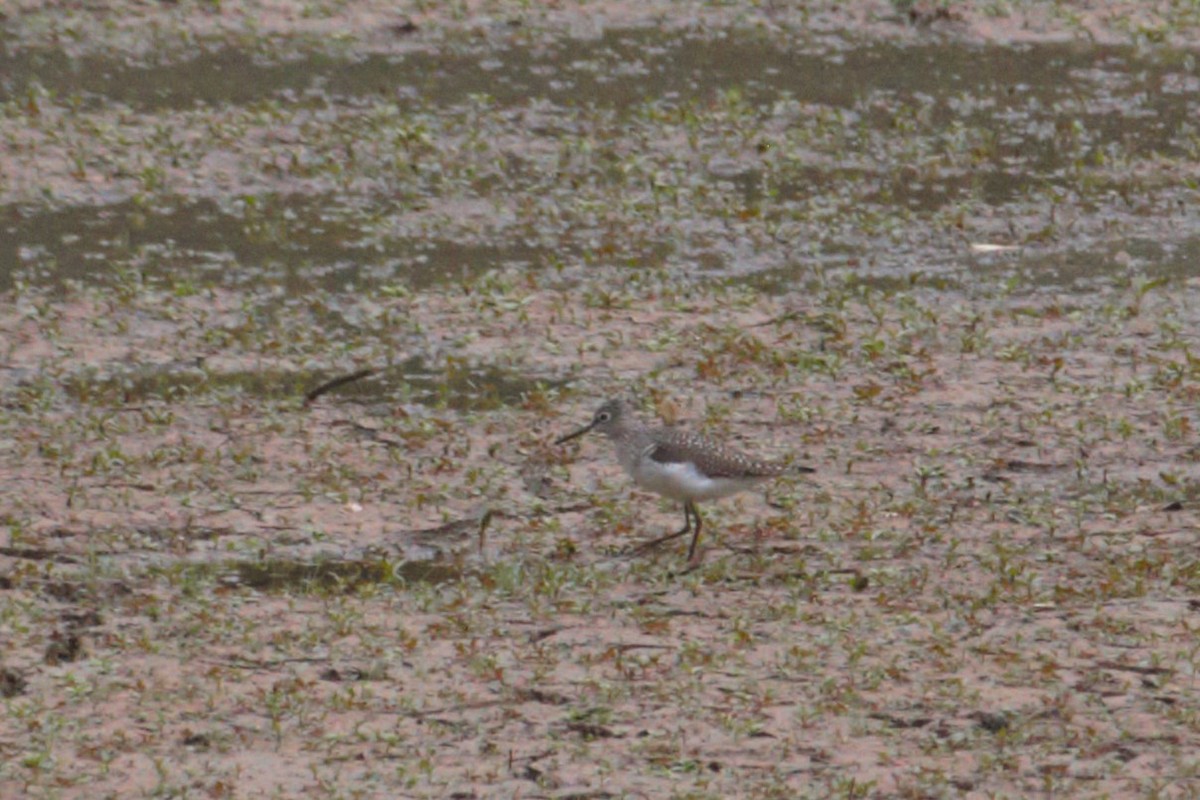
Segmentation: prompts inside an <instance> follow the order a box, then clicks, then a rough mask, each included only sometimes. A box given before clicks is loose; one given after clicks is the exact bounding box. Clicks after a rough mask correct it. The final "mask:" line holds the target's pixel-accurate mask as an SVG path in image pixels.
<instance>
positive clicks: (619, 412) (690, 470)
mask: <svg viewBox="0 0 1200 800" xmlns="http://www.w3.org/2000/svg"><path fill="white" fill-rule="evenodd" d="M589 431H599V432H600V433H603V434H604V435H605V436H607V437H608V438H609V439H611V440H612V443H613V446H614V447H615V449H616V452H617V460H618V461H620V462H621V467H622V468H623V469H624V470H625V471H626V472H627V473H629V476H630V477H631V478H633V482H634V483H636V484H637V485H638V486H640V487H642V488H643V489H647V490H649V491H651V492H656V493H658V494H661V495H663V496H664V497H669V498H671V499H672V500H678V501H680V502H682V503H683V529H682V530H679V531H676V532H675V533H671V534H668V535H666V536H663V537H662V538H660V539H653V540H651V541H649V542H646V543H645V544H643V545H641V546H640V547H639V548H638V551H642V550H646V549H649V548H651V547H655V546H657V545H660V544H662V543H663V542H669V541H671V540H672V539H678V538H679V537H680V536H685V535H687V534H688V533H689V532H691V531H692V520H695V521H696V528H695V532H694V533H693V534H692V544H691V547H689V548H688V561H691V560H692V559H693V558H694V557H695V555H696V543H697V542H698V541H699V540H700V525H701V523H700V512H699V511H697V510H696V503H697V501H700V500H715V499H717V498H720V497H728V496H729V495H731V494H736V493H738V492H741V491H744V490H746V489H750V488H753V487H754V486H756V485H758V484H760V483H763V482H764V481H768V480H770V479H771V478H777V477H779V476H781V475H785V474H787V473H792V472H795V473H802V472H813V469H812V468H811V467H797V466H793V465H789V464H782V463H778V462H772V461H763V460H761V459H757V458H752V457H751V456H748V455H745V454H744V453H740V452H738V451H737V450H733V449H731V448H728V447H725V446H724V445H722V444H721V443H720V442H717V441H715V440H713V439H710V438H708V437H707V436H701V435H700V434H696V433H687V432H685V431H681V430H677V429H674V428H650V427H647V426H645V425H643V424H642V423H641V422H639V421H638V420H637V419H636V418H635V417H634V416H633V415H632V414H631V413H630V411H629V408H628V407H627V406H626V405H625V404H624V403H623V402H622V401H620V400H609V401H608V402H607V403H605V404H604V405H602V406H600V408H598V409H597V410H596V413H595V415H593V416H592V421H591V422H590V423H588V424H587V425H585V426H583V427H582V428H580V429H579V430H577V431H574V432H572V433H568V434H567V435H566V436H562V437H560V438H559V439H557V440H556V441H555V444H562V443H563V442H569V441H571V440H572V439H574V438H576V437H577V436H582V435H583V434H585V433H587V432H589Z"/></svg>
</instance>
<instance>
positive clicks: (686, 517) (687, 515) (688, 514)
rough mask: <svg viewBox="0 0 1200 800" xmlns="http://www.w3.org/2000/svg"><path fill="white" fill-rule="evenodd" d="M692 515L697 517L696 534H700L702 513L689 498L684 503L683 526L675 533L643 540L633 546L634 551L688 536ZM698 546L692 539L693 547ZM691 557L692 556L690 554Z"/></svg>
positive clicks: (648, 548)
mask: <svg viewBox="0 0 1200 800" xmlns="http://www.w3.org/2000/svg"><path fill="white" fill-rule="evenodd" d="M692 517H695V518H696V535H697V536H698V535H699V534H700V515H699V514H697V513H696V506H694V505H692V501H690V500H688V501H687V502H685V503H684V504H683V528H682V529H681V530H677V531H675V532H674V533H668V534H667V535H666V536H660V537H659V538H657V539H651V540H650V541H648V542H642V543H641V544H639V545H638V546H637V547H635V548H633V550H632V552H633V553H634V554H635V555H637V554H640V553H644V552H646V551H647V550H651V549H653V548H655V547H658V546H659V545H660V544H664V543H666V542H669V541H672V540H673V539H678V538H679V537H680V536H686V535H687V534H689V533H690V532H691V530H692ZM695 548H696V540H695V539H693V540H692V549H693V550H694V549H695ZM689 558H690V556H689Z"/></svg>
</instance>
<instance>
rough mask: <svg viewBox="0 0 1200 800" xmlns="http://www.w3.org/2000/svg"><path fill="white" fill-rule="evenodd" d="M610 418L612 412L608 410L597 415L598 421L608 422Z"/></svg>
mask: <svg viewBox="0 0 1200 800" xmlns="http://www.w3.org/2000/svg"><path fill="white" fill-rule="evenodd" d="M610 419H612V414H609V413H608V412H607V411H601V412H600V413H599V414H597V415H596V422H608V421H609V420H610Z"/></svg>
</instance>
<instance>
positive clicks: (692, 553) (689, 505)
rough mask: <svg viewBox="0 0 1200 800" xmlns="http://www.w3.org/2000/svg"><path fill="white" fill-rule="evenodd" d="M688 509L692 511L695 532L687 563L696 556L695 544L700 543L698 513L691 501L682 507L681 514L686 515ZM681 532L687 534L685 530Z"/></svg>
mask: <svg viewBox="0 0 1200 800" xmlns="http://www.w3.org/2000/svg"><path fill="white" fill-rule="evenodd" d="M689 508H690V509H691V511H692V517H693V518H695V520H696V532H695V533H694V534H692V546H691V547H689V548H688V561H691V560H692V559H693V558H695V556H696V543H697V542H699V541H700V512H699V510H697V509H696V504H695V503H693V502H692V501H691V500H689V501H687V504H686V505H684V507H683V513H684V514H687V512H688V509H689ZM683 532H684V533H687V530H686V529H685V530H684V531H683Z"/></svg>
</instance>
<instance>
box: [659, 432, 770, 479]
mask: <svg viewBox="0 0 1200 800" xmlns="http://www.w3.org/2000/svg"><path fill="white" fill-rule="evenodd" d="M655 439H657V440H658V441H657V442H656V443H655V444H653V445H651V446H650V447H649V448H647V451H646V455H647V457H649V458H650V459H651V460H652V461H657V462H658V463H659V464H682V463H686V462H691V463H693V464H695V465H696V469H698V470H699V471H700V472H702V473H704V475H706V476H707V477H709V478H734V479H737V478H774V477H776V476H777V475H783V474H784V473H785V472H788V469H789V468H788V467H787V465H785V464H778V463H773V462H770V461H763V460H762V459H758V458H752V457H750V456H748V455H746V454H745V453H740V452H738V451H737V450H733V449H731V448H728V447H724V446H722V445H720V444H718V443H717V442H715V441H713V440H712V439H709V438H708V437H706V436H701V435H700V434H698V433H685V432H683V431H675V430H671V429H669V428H664V429H660V430H658V431H655Z"/></svg>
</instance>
